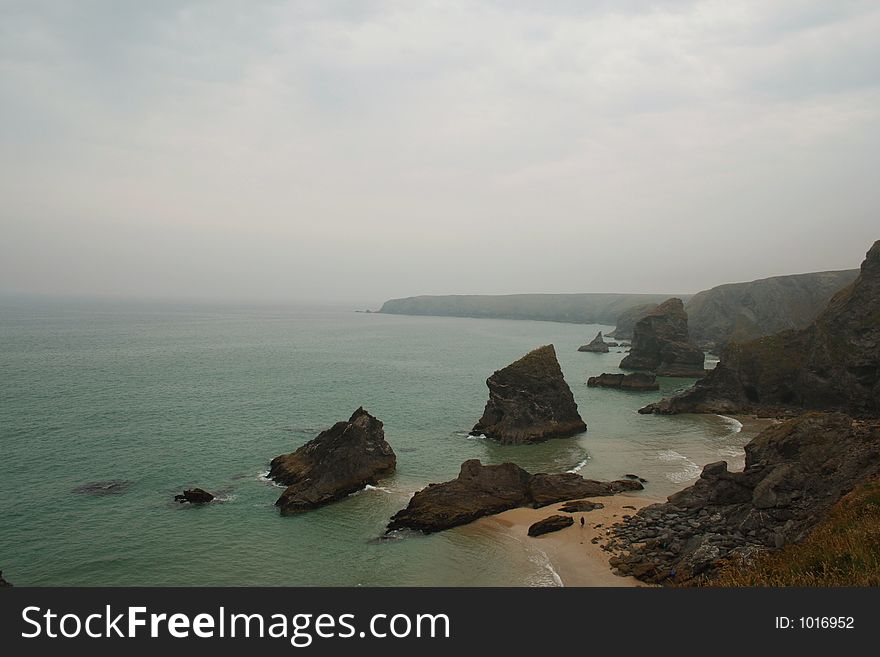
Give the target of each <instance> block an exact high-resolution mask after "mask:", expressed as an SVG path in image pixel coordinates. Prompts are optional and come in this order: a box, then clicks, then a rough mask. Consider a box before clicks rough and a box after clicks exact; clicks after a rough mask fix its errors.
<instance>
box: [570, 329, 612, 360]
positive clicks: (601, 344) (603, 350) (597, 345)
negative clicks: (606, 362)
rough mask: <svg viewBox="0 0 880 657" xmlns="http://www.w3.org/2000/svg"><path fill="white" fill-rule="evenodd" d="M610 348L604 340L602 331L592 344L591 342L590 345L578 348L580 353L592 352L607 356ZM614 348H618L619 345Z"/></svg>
mask: <svg viewBox="0 0 880 657" xmlns="http://www.w3.org/2000/svg"><path fill="white" fill-rule="evenodd" d="M609 346H610V345H609V344H607V343H606V342H605V340H603V339H602V331H599V332H598V333H597V334H596V337H595V338H593V341H592V342H590V343H589V344H584V345H581V346H580V347H578V351H591V352H595V353H600V354H607V353H608V347H609ZM614 346H615V347H616V346H617V344H615V345H614Z"/></svg>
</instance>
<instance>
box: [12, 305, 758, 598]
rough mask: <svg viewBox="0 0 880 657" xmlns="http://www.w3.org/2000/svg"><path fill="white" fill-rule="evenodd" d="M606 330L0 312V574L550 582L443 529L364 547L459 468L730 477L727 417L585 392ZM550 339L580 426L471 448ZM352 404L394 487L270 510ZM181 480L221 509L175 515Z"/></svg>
mask: <svg viewBox="0 0 880 657" xmlns="http://www.w3.org/2000/svg"><path fill="white" fill-rule="evenodd" d="M600 329H602V330H608V329H610V327H602V326H584V325H572V324H559V323H552V322H530V321H509V320H482V319H459V318H439V317H405V316H393V315H379V314H361V313H354V312H350V311H348V310H345V309H326V308H323V309H322V308H305V307H280V306H279V307H272V306H231V305H205V304H202V305H185V304H147V303H111V302H71V301H65V302H60V301H58V302H48V301H40V302H35V301H22V300H8V299H7V300H4V301H0V400H2V403H0V528H2V531H0V568H2V570H3V571H4V575H5V576H7V577H8V578H9V579H10V581H12V582H13V583H15V584H18V585H53V584H57V585H478V586H479V585H554V584H556V583H558V582H557V581H556V576H555V573H554V571H553V569H552V564H547V563H545V560H546V555H544V556H543V557H542V555H541V552H540V550H538V549H537V547H535V546H531V545H529V544H528V542H523V543H517V544H516V545H512V544H510V543H509V542H505V541H504V540H503V539H501V538H494V537H491V536H482V535H480V536H471V535H467V536H466V535H465V533H464V532H459V531H456V530H452V531H447V532H442V533H440V534H436V535H432V536H428V537H422V536H412V535H405V536H402V537H397V538H395V539H393V540H376V539H377V537H379V536H380V535H381V534H382V531H383V528H384V525H385V523H386V522H387V520H388V518H389V517H390V516H391V515H392V514H393V513H394V512H395V511H397V510H398V509H400V508H402V507H403V506H405V505H406V502H407V500H408V499H409V497H410V495H412V493H413V492H415V491H416V490H418V489H419V488H421V487H422V486H424V485H425V484H427V483H429V482H436V481H445V480H447V479H450V478H453V477H455V476H456V474H457V473H458V469H459V466H460V464H461V462H462V461H463V460H465V459H468V458H479V459H482V461H483V462H484V463H499V462H502V461H507V460H512V461H515V462H516V463H518V464H519V465H521V466H523V467H524V468H526V469H528V470H530V471H551V472H556V471H566V470H574V469H576V470H577V471H578V472H579V473H580V474H582V475H584V476H585V477H589V478H597V479H608V478H618V477H620V476H622V475H624V474H626V473H633V474H638V475H640V476H642V477H645V478H647V479H648V480H649V483H648V485H647V490H646V491H645V493H646V494H647V495H650V496H652V497H662V496H665V495H668V494H669V493H671V492H673V491H675V490H677V489H679V488H681V487H682V486H684V485H687V483H688V482H689V481H691V480H692V479H693V478H695V477H696V476H698V474H699V471H700V468H701V466H702V465H704V464H705V463H708V462H710V461H716V460H719V459H725V460H728V461H730V462H731V467H741V466H742V446H743V445H744V444H745V443H746V442H747V441H748V440H749V438H750V437H751V436H750V434H749V432H748V431H739V425H738V423H736V422H735V421H731V420H729V419H724V418H721V417H718V416H678V417H660V416H641V415H638V414H637V413H636V409H637V408H639V407H640V406H642V405H644V404H646V403H648V402H649V401H652V400H655V399H658V398H659V397H660V395H661V394H663V395H665V394H669V393H671V392H673V391H675V390H676V389H679V388H683V387H686V386H688V385H690V383H691V380H685V379H664V380H662V381H661V392H660V393H659V394H658V393H651V392H648V393H644V392H622V391H619V390H608V389H600V388H588V387H587V386H586V383H585V382H586V379H587V377H588V376H591V375H594V374H599V373H601V372H616V371H618V369H617V367H616V366H617V363H619V361H620V359H621V358H622V357H623V355H624V354H623V353H618V350H616V349H613V348H612V350H611V352H610V353H608V354H592V353H580V352H578V351H577V347H578V346H579V345H581V344H583V343H585V342H588V341H589V340H591V339H592V338H593V337H594V336H595V334H596V331H598V330H600ZM547 343H553V344H555V346H556V350H557V354H558V356H559V359H560V363H561V365H562V368H563V371H564V373H565V375H566V379H567V381H568V382H569V385H570V386H571V387H572V390H573V392H574V395H575V398H576V400H577V402H578V405H579V408H580V410H581V414H582V415H583V417H584V419H585V421H586V422H587V425H588V427H589V430H588V431H587V433H585V434H582V435H580V436H576V437H573V438H567V439H559V440H553V441H549V442H546V443H543V444H540V445H533V446H502V445H497V444H494V443H492V442H490V441H488V440H485V439H478V438H472V437H469V436H468V435H467V430H468V429H469V428H470V427H471V426H472V425H473V423H474V422H475V421H476V419H477V418H479V416H480V415H481V413H482V408H483V405H484V404H485V400H486V396H487V390H486V386H485V379H486V377H487V376H488V375H490V374H491V373H492V372H493V371H494V370H495V369H498V368H500V367H503V366H504V365H506V364H508V363H510V362H511V361H513V360H515V359H516V358H518V357H519V356H521V355H523V354H524V353H526V352H527V351H528V350H530V349H532V348H534V347H537V346H539V345H542V344H547ZM621 351H622V350H621ZM360 405H363V406H364V407H365V408H366V409H367V410H369V411H370V412H371V413H373V414H374V415H376V416H377V417H378V418H379V419H381V420H382V421H383V422H384V423H385V432H386V438H387V439H388V441H389V442H390V443H391V445H392V446H393V447H394V449H395V451H396V452H397V457H398V471H397V473H396V475H395V476H394V477H392V478H390V479H388V480H386V481H383V482H381V485H380V486H378V487H376V488H371V489H368V490H364V491H362V492H360V493H357V494H355V495H352V496H350V497H348V498H347V499H345V500H343V501H341V502H339V503H336V504H333V505H330V506H327V507H324V508H322V509H318V510H315V511H312V512H309V513H307V514H304V515H300V516H296V517H292V518H282V517H280V516H279V515H278V513H277V511H276V510H275V508H274V507H273V502H274V501H275V499H276V498H277V497H278V494H279V489H278V488H277V487H275V486H273V485H272V484H271V483H269V482H267V481H265V479H264V478H263V477H262V475H263V474H264V473H265V471H266V469H267V465H268V462H269V460H270V459H271V458H272V457H274V456H276V455H278V454H281V453H285V452H289V451H292V450H293V449H295V448H296V447H298V446H299V445H301V444H302V443H304V442H305V441H306V440H308V439H310V438H312V437H314V436H315V435H316V434H317V433H318V432H319V431H321V430H322V429H324V428H326V427H328V426H329V425H331V424H332V423H333V422H335V421H338V420H341V419H347V418H348V416H349V415H350V414H351V412H352V411H353V410H354V409H355V408H357V407H358V406H360ZM111 481H115V482H119V485H118V486H109V487H106V486H105V487H104V488H103V489H99V490H97V491H94V490H80V491H79V492H73V491H74V489H76V488H78V487H82V486H87V485H89V484H93V483H95V482H111ZM189 486H201V487H203V488H205V489H207V490H210V491H213V492H215V493H218V494H219V496H220V497H221V499H222V500H224V501H223V502H222V503H212V504H210V505H207V506H205V507H201V508H191V507H189V506H187V505H178V504H176V503H174V502H173V501H172V497H173V495H174V494H175V493H177V492H180V491H181V490H182V489H183V488H184V487H189Z"/></svg>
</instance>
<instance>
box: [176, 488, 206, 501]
mask: <svg viewBox="0 0 880 657" xmlns="http://www.w3.org/2000/svg"><path fill="white" fill-rule="evenodd" d="M213 499H214V496H213V495H211V493H209V492H208V491H206V490H203V489H201V488H190V489H188V490H185V491H183V495H175V496H174V500H175V501H176V502H180V503H181V504H183V503H184V502H189V503H190V504H207V503H208V502H210V501H211V500H213Z"/></svg>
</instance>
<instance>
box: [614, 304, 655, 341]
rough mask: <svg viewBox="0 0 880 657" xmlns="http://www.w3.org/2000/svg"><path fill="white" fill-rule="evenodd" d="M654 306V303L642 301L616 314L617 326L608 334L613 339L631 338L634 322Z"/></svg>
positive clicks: (653, 308)
mask: <svg viewBox="0 0 880 657" xmlns="http://www.w3.org/2000/svg"><path fill="white" fill-rule="evenodd" d="M656 308H657V304H656V303H643V304H640V305H637V306H631V307H629V308H627V309H626V310H624V311H623V312H622V313H620V314H619V315H618V316H617V326H615V327H614V330H613V331H612V332H611V333H609V334H608V335H609V336H611V337H612V338H614V339H615V340H631V339H632V337H633V329H634V328H635V325H636V322H638V321H639V320H640V319H642V317H644V316H645V315H647V314H649V313H651V312H652V311H654V310H655V309H656Z"/></svg>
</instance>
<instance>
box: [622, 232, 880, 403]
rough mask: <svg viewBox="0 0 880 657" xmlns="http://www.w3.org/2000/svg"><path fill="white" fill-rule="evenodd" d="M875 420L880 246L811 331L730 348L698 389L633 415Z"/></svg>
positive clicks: (879, 381) (879, 390) (879, 391)
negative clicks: (815, 413) (816, 415)
mask: <svg viewBox="0 0 880 657" xmlns="http://www.w3.org/2000/svg"><path fill="white" fill-rule="evenodd" d="M803 410H820V411H842V412H844V413H848V414H850V415H853V416H855V417H877V416H878V415H880V241H877V242H874V245H873V246H872V247H871V249H870V250H869V251H868V253H867V256H866V258H865V261H864V262H863V263H862V267H861V271H860V273H859V276H858V278H856V280H855V281H854V282H853V283H852V284H851V285H849V286H848V287H845V288H844V289H843V290H841V291H840V292H838V293H837V294H836V295H835V296H834V297H833V298H832V299H831V301H830V302H829V303H828V306H827V307H826V308H825V310H824V311H823V312H822V313H821V314H820V315H819V317H818V318H817V319H816V321H814V322H813V323H812V324H811V325H810V326H808V327H807V328H805V329H801V330H788V331H782V332H780V333H776V334H774V335H771V336H767V337H763V338H758V339H757V340H752V341H750V342H743V343H736V342H734V343H731V344H729V345H728V346H727V348H725V349H724V352H723V353H722V356H721V362H719V363H718V365H717V366H716V367H715V369H713V370H712V371H711V372H710V373H709V375H708V376H707V377H706V378H705V379H703V380H702V381H698V382H697V384H696V385H695V386H694V387H693V388H690V389H689V390H686V391H685V392H683V393H681V394H680V395H676V396H675V397H670V398H668V399H664V400H662V401H660V402H657V403H656V404H651V405H649V406H646V407H645V408H643V409H640V411H639V412H640V413H652V412H653V413H662V414H673V413H757V414H760V415H786V414H792V413H800V412H802V411H803Z"/></svg>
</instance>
